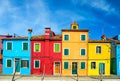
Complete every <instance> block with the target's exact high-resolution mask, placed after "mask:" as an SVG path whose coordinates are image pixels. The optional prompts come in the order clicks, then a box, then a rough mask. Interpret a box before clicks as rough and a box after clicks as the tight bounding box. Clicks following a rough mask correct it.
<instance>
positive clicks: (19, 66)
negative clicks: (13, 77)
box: [2, 29, 32, 75]
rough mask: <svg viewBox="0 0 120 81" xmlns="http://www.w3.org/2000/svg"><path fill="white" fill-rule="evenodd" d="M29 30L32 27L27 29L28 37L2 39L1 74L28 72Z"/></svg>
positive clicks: (29, 53)
mask: <svg viewBox="0 0 120 81" xmlns="http://www.w3.org/2000/svg"><path fill="white" fill-rule="evenodd" d="M31 32H32V29H28V37H27V36H26V37H12V38H5V39H3V70H2V73H3V74H14V73H15V74H21V75H29V74H30V68H31V67H30V62H31V61H30V58H31V57H30V56H31V52H30V38H31Z"/></svg>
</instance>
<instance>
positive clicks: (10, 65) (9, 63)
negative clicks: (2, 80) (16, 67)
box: [7, 59, 12, 68]
mask: <svg viewBox="0 0 120 81" xmlns="http://www.w3.org/2000/svg"><path fill="white" fill-rule="evenodd" d="M7 67H8V68H10V67H12V60H10V59H8V60H7Z"/></svg>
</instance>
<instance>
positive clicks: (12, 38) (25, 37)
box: [3, 36, 28, 40]
mask: <svg viewBox="0 0 120 81" xmlns="http://www.w3.org/2000/svg"><path fill="white" fill-rule="evenodd" d="M17 39H19V40H20V39H21V40H22V39H28V37H27V36H23V37H20V36H19V37H11V38H4V39H3V40H17Z"/></svg>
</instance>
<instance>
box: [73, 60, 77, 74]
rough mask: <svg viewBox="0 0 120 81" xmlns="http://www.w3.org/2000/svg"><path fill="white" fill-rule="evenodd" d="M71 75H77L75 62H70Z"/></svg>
mask: <svg viewBox="0 0 120 81" xmlns="http://www.w3.org/2000/svg"><path fill="white" fill-rule="evenodd" d="M72 74H77V62H72Z"/></svg>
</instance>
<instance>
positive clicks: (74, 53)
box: [62, 22, 88, 76]
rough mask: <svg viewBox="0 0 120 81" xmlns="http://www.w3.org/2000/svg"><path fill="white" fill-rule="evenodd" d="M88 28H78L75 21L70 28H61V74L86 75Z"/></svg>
mask: <svg viewBox="0 0 120 81" xmlns="http://www.w3.org/2000/svg"><path fill="white" fill-rule="evenodd" d="M87 50H88V30H79V29H78V24H77V23H76V22H74V23H72V24H71V29H63V30H62V75H63V76H74V75H79V76H86V75H87V72H88V71H87V70H88V68H87V64H88V62H87V59H88V51H87Z"/></svg>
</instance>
